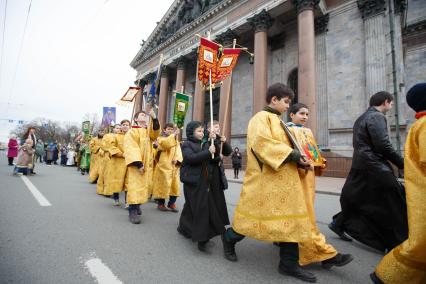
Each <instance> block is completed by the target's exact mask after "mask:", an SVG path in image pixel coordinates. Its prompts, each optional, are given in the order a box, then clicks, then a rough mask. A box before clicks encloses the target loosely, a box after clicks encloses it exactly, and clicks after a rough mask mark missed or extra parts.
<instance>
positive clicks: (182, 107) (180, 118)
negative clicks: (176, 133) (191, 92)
mask: <svg viewBox="0 0 426 284" xmlns="http://www.w3.org/2000/svg"><path fill="white" fill-rule="evenodd" d="M188 107H189V96H187V95H185V94H182V93H176V100H175V112H174V114H173V122H174V123H175V124H176V125H177V127H178V128H182V127H183V125H184V123H185V116H186V112H187V111H188Z"/></svg>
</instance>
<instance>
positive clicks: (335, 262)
mask: <svg viewBox="0 0 426 284" xmlns="http://www.w3.org/2000/svg"><path fill="white" fill-rule="evenodd" d="M352 260H354V257H353V256H352V255H351V254H341V253H338V254H337V255H336V256H334V257H332V258H330V259H327V260H323V261H322V262H321V266H322V268H324V269H330V268H332V267H333V266H337V267H341V266H344V265H346V264H348V263H349V262H351V261H352Z"/></svg>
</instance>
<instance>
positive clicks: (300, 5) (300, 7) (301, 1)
mask: <svg viewBox="0 0 426 284" xmlns="http://www.w3.org/2000/svg"><path fill="white" fill-rule="evenodd" d="M292 2H293V5H294V6H296V10H297V13H298V14H299V13H300V12H302V11H304V10H313V9H314V8H315V7H316V6H318V4H319V2H320V0H292Z"/></svg>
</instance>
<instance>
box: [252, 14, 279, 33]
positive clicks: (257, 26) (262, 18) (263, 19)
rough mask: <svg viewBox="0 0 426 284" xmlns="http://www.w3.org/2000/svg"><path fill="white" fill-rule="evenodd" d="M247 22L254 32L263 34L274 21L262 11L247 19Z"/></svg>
mask: <svg viewBox="0 0 426 284" xmlns="http://www.w3.org/2000/svg"><path fill="white" fill-rule="evenodd" d="M247 22H248V23H249V24H250V25H251V26H252V27H253V29H254V32H265V31H267V30H268V29H269V28H270V27H271V26H272V24H273V23H274V19H273V18H272V17H271V16H270V15H269V13H268V12H266V10H265V9H263V10H262V11H261V12H260V13H259V14H256V15H254V16H253V17H251V18H248V19H247Z"/></svg>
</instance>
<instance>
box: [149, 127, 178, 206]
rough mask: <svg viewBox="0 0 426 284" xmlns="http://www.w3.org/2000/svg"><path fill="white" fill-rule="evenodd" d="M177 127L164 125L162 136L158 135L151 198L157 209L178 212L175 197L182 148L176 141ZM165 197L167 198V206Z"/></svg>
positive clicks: (176, 194) (176, 195)
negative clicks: (155, 201)
mask: <svg viewBox="0 0 426 284" xmlns="http://www.w3.org/2000/svg"><path fill="white" fill-rule="evenodd" d="M178 137H179V129H177V130H175V127H174V125H173V124H172V123H167V124H166V125H165V126H164V133H163V136H161V137H158V139H157V142H158V149H157V151H158V152H157V159H158V160H157V165H156V166H155V169H154V181H155V183H154V184H153V194H152V196H153V198H154V199H155V200H157V203H158V206H157V208H158V210H160V211H168V210H171V211H172V212H178V210H177V209H176V205H175V202H176V199H177V197H178V196H179V195H180V179H179V167H180V165H181V164H182V160H183V157H182V150H181V149H180V144H179V141H178ZM166 199H169V202H168V204H167V208H168V209H167V208H166V206H165V201H166Z"/></svg>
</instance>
